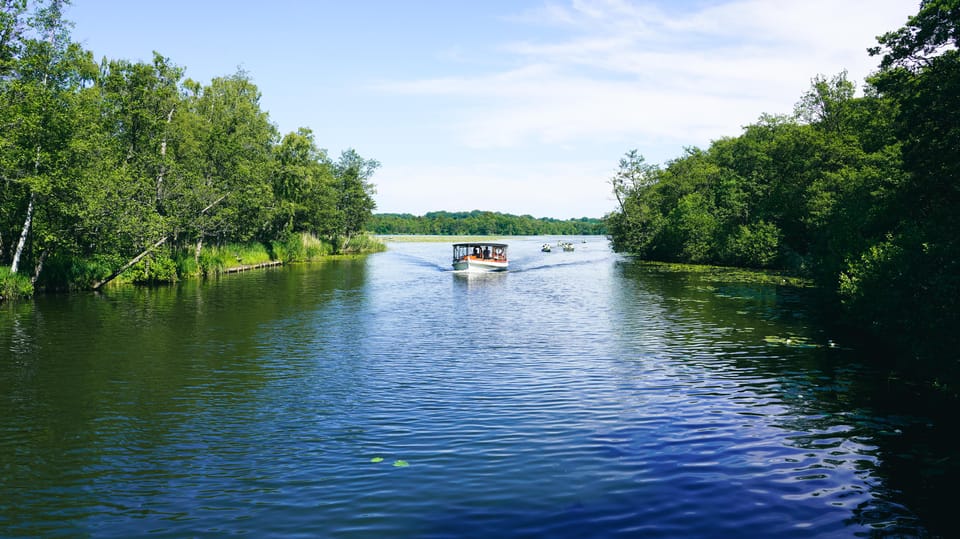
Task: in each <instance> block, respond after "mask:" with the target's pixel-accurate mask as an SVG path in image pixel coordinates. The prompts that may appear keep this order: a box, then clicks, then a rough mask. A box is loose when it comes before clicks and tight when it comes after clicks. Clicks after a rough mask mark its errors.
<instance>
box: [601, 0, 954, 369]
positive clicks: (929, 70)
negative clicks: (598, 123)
mask: <svg viewBox="0 0 960 539" xmlns="http://www.w3.org/2000/svg"><path fill="white" fill-rule="evenodd" d="M958 39H960V2H958V0H925V1H924V2H922V4H921V5H920V8H919V11H918V13H917V14H916V15H914V16H912V17H910V18H909V19H908V21H907V23H906V25H905V26H904V27H902V28H900V29H898V30H895V31H892V32H889V33H886V34H884V35H882V36H880V37H879V38H878V46H876V47H874V48H871V49H870V51H869V53H870V54H871V55H872V56H878V57H880V65H879V69H878V70H877V71H876V72H875V73H874V74H873V75H871V76H870V77H869V78H868V80H867V83H866V85H865V90H864V95H863V96H862V97H855V95H854V94H855V92H854V90H855V88H854V85H853V83H852V82H850V81H849V80H848V79H847V77H846V73H840V74H838V75H836V76H834V77H832V78H826V77H823V76H817V77H815V78H814V79H813V81H812V85H811V88H810V89H809V91H807V92H806V93H805V94H804V95H803V96H802V97H801V99H800V101H799V102H798V103H797V105H796V108H795V110H794V111H793V114H790V115H764V116H762V117H761V118H760V119H759V121H757V122H756V123H754V124H752V125H749V126H747V127H745V128H744V130H743V132H742V134H741V135H739V136H736V137H726V138H721V139H719V140H716V141H714V142H713V143H711V144H710V146H709V148H707V149H699V148H689V149H687V150H686V151H685V153H684V154H683V155H682V156H680V157H678V158H676V159H674V160H672V161H669V162H668V163H666V164H665V165H664V166H656V165H651V164H649V163H647V162H646V161H645V160H644V158H643V156H642V155H641V154H640V153H638V152H637V151H631V152H628V153H627V154H626V155H625V156H624V158H623V159H622V160H621V161H620V168H619V170H618V172H617V173H616V174H615V175H614V177H613V178H612V179H611V183H612V187H613V193H614V195H615V196H616V199H617V201H618V202H619V206H618V209H617V210H616V211H614V212H613V213H611V214H609V215H608V216H607V218H606V219H607V224H608V226H609V228H610V231H611V235H612V238H613V244H614V247H615V249H617V250H618V251H621V252H629V253H634V254H636V255H638V256H639V257H642V258H646V259H655V260H663V261H680V262H692V263H705V264H724V265H737V266H747V267H756V268H774V269H779V270H787V271H790V272H793V273H795V274H800V275H805V276H808V277H810V278H812V279H813V280H814V281H815V282H816V283H817V284H818V285H819V286H820V287H821V289H823V290H825V291H827V292H828V293H829V296H830V298H831V299H832V300H834V303H835V304H836V305H838V306H839V307H840V308H841V309H842V310H841V311H840V314H841V316H842V317H843V319H844V320H845V321H847V322H849V323H852V324H853V325H854V326H855V327H858V328H861V329H863V330H865V331H866V332H868V334H870V335H874V336H877V337H882V338H883V339H884V341H885V342H889V341H890V339H891V338H892V339H893V340H894V341H896V342H897V343H899V344H900V345H902V346H903V347H905V348H906V349H908V350H909V351H911V352H913V353H914V354H921V355H932V356H934V357H937V358H939V359H942V360H943V361H942V362H941V364H942V365H943V366H949V367H950V368H951V369H956V368H957V361H958V360H957V358H958V357H960V356H958V354H957V349H958V346H960V271H958V270H960V226H958V224H960V211H958V208H960V182H958V179H960V53H958V50H957V46H958Z"/></svg>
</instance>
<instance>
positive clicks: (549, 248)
mask: <svg viewBox="0 0 960 539" xmlns="http://www.w3.org/2000/svg"><path fill="white" fill-rule="evenodd" d="M540 250H541V251H543V252H545V253H549V252H550V251H552V250H553V248H552V247H550V244H549V243H544V244H543V247H541V248H540Z"/></svg>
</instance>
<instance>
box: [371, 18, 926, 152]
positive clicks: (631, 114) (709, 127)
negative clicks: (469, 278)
mask: <svg viewBox="0 0 960 539" xmlns="http://www.w3.org/2000/svg"><path fill="white" fill-rule="evenodd" d="M914 4H915V0H888V1H884V2H878V1H872V0H871V1H846V2H836V1H835V0H808V1H806V2H793V1H789V2H788V1H769V0H744V1H735V2H726V3H713V4H706V6H705V7H703V8H701V9H694V10H685V11H677V10H676V8H670V9H668V8H663V9H661V8H660V7H658V6H659V5H658V4H656V3H651V2H635V3H631V2H627V1H619V0H602V1H596V2H589V1H585V0H575V1H573V2H572V3H569V4H561V3H549V4H547V5H546V6H544V7H542V8H539V9H537V10H534V11H530V12H527V13H524V14H521V15H519V16H517V17H515V18H513V19H512V20H513V21H514V22H515V23H518V24H521V23H522V24H528V25H532V24H538V25H547V26H555V27H559V28H563V29H566V32H567V34H566V36H567V37H566V38H563V39H554V40H551V41H543V40H537V39H535V38H530V39H527V40H524V41H518V42H513V43H505V44H503V45H502V51H503V52H504V54H506V55H507V56H506V61H505V62H504V64H505V65H510V66H511V67H510V68H505V69H503V70H501V71H496V72H492V73H486V74H478V75H474V76H462V77H438V78H433V79H421V80H412V81H397V82H393V83H388V84H384V85H382V86H381V87H380V89H381V90H385V91H389V92H400V93H409V94H417V95H432V96H445V97H448V98H454V99H459V100H462V103H463V106H462V107H461V108H460V109H458V111H457V112H455V113H454V115H453V117H452V121H453V124H452V125H451V127H450V133H449V134H450V136H455V137H458V138H459V140H460V142H461V143H462V144H463V145H465V146H467V147H471V148H511V147H518V146H522V145H526V144H534V145H552V144H575V143H577V142H578V141H583V140H586V139H596V138H598V137H600V138H604V139H617V138H624V139H631V140H636V141H638V142H642V141H648V140H659V141H674V142H675V143H676V144H677V145H678V146H681V145H706V144H708V143H709V141H710V140H711V139H715V138H717V137H720V136H726V135H737V134H738V133H739V129H740V127H741V126H743V125H745V124H748V123H752V122H753V121H755V120H756V119H757V118H758V117H759V115H760V114H761V113H772V114H786V113H790V112H791V111H792V108H793V104H794V103H795V102H796V101H798V100H799V98H800V96H801V95H802V93H803V91H805V90H806V89H807V88H808V87H809V83H810V79H811V78H812V77H814V76H816V75H818V74H823V75H827V76H832V75H834V74H836V73H838V72H840V71H841V70H843V69H847V70H848V71H849V76H850V78H851V79H853V80H855V81H857V82H858V83H862V81H863V79H864V77H865V76H866V75H867V74H868V73H869V72H870V71H871V70H872V69H873V68H874V66H875V64H876V59H873V58H870V57H869V56H868V55H867V53H866V48H867V47H869V46H871V45H873V44H874V42H875V39H874V37H875V36H876V35H878V34H880V33H883V32H885V31H887V30H891V29H894V28H896V27H898V26H899V25H901V24H902V23H903V21H904V20H905V19H906V17H907V16H908V15H910V14H912V13H913V12H914V11H915V9H916V6H915V5H914ZM664 5H665V6H666V5H668V4H664Z"/></svg>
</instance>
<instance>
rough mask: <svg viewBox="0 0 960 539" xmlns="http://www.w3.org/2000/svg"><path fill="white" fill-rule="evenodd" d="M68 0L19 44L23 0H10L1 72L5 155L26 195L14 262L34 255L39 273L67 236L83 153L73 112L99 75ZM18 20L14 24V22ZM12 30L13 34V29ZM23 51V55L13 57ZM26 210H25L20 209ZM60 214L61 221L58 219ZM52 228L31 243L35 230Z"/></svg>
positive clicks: (43, 15) (40, 11) (58, 0)
mask: <svg viewBox="0 0 960 539" xmlns="http://www.w3.org/2000/svg"><path fill="white" fill-rule="evenodd" d="M65 4H66V2H65V1H63V0H51V1H50V2H49V3H48V4H46V5H41V6H40V7H38V8H37V9H36V10H35V12H34V13H33V15H32V16H31V17H30V18H29V23H30V26H31V28H32V29H33V30H34V32H36V34H37V35H36V36H27V35H26V34H25V33H22V34H20V38H19V44H18V46H16V45H14V41H15V39H16V38H15V33H16V30H15V28H16V24H17V23H18V21H19V19H18V16H19V14H22V11H21V7H22V5H23V4H22V3H21V4H17V3H16V2H14V3H10V2H7V3H5V4H4V19H3V22H4V23H5V24H8V25H12V26H8V27H7V28H4V29H3V30H0V32H3V37H2V39H4V40H5V41H6V43H4V49H5V51H3V52H2V54H3V55H4V62H5V67H4V69H5V71H6V76H5V77H4V78H3V79H2V85H3V89H2V93H3V96H4V103H5V104H4V106H3V108H4V113H3V117H4V118H5V119H7V120H8V121H9V122H10V123H9V124H8V126H9V130H6V133H5V139H6V148H5V149H4V150H5V151H4V155H3V158H2V166H3V169H4V170H3V175H4V176H5V177H6V178H7V180H8V181H11V182H13V184H14V186H13V187H11V191H12V192H11V193H10V194H11V195H12V198H14V199H17V198H19V200H20V201H21V204H22V205H20V208H23V209H22V213H20V214H19V215H20V218H21V219H22V221H21V222H22V223H23V224H22V226H21V227H20V232H19V234H18V239H17V242H16V247H15V249H14V251H13V254H12V260H11V264H10V270H11V273H16V272H17V271H19V269H20V265H21V263H22V262H23V260H24V258H27V257H32V258H33V260H34V265H35V267H34V278H36V276H37V274H38V273H39V271H40V269H41V268H42V265H43V260H44V259H45V257H46V256H47V254H48V252H49V251H48V250H47V248H51V247H54V246H55V245H56V244H57V243H59V242H62V241H64V240H63V238H62V237H61V235H60V234H59V232H58V228H60V227H61V226H62V225H63V224H65V221H64V220H63V219H60V217H61V216H62V215H63V209H64V208H65V207H66V205H69V204H72V203H73V201H75V200H76V198H77V197H78V196H79V195H78V186H79V182H78V181H76V180H77V178H76V177H75V176H73V174H75V173H76V171H77V167H76V166H75V165H76V159H75V157H76V154H75V152H74V148H72V147H71V142H72V140H73V137H74V134H75V132H76V130H77V129H78V124H77V123H76V121H75V120H76V118H75V116H74V115H73V114H74V112H75V109H76V106H77V103H78V100H79V99H80V97H79V96H80V94H81V92H82V91H83V90H84V89H85V88H86V87H87V85H88V83H89V82H90V81H91V80H92V79H93V78H94V76H95V73H96V66H95V64H93V62H92V58H91V55H90V53H88V52H86V51H84V50H83V49H81V48H80V47H79V46H78V45H77V44H75V43H72V42H70V39H69V33H68V28H69V24H68V23H67V22H66V21H64V19H63V18H62V11H63V7H64V6H65ZM11 28H13V29H11ZM8 36H9V37H8ZM16 53H19V57H14V55H15V54H16ZM17 213H19V212H17ZM58 221H59V222H58ZM37 227H41V229H42V230H44V231H45V234H44V235H43V236H41V237H39V238H37V241H35V242H33V245H34V249H33V252H30V250H29V249H28V243H27V242H28V239H30V238H31V237H32V236H31V232H32V231H33V230H34V229H35V228H37Z"/></svg>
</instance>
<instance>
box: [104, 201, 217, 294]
mask: <svg viewBox="0 0 960 539" xmlns="http://www.w3.org/2000/svg"><path fill="white" fill-rule="evenodd" d="M225 198H227V195H223V196H221V197H220V198H218V199H216V200H214V201H213V202H211V203H210V204H209V205H208V206H207V207H206V208H204V209H202V210H200V213H199V214H197V217H200V216H201V215H203V214H204V213H207V210H209V209H210V208H212V207H214V206H216V205H217V204H219V203H220V201H221V200H223V199H225ZM168 239H170V234H167V235H166V236H164V237H162V238H160V239H159V240H157V242H156V243H154V244H153V245H151V246H150V247H147V248H146V249H144V250H143V252H141V253H140V254H138V255H137V256H135V257H133V258H132V259H131V260H130V261H129V262H127V263H126V264H124V265H123V266H122V267H121V268H120V269H118V270H117V271H115V272H113V273H111V274H110V275H109V276H108V277H107V278H106V279H103V280H101V281H97V282H96V283H93V289H94V290H99V289H100V288H101V287H102V286H103V285H105V284H107V283H109V282H110V281H112V280H114V279H116V278H117V276H118V275H120V274H121V273H123V272H125V271H127V270H128V269H130V268H131V267H133V265H134V264H136V263H137V262H140V261H141V260H143V257H145V256H147V255H148V254H150V253H152V252H153V251H154V250H155V249H156V248H157V247H160V246H161V245H163V244H164V243H166V242H167V240H168Z"/></svg>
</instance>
